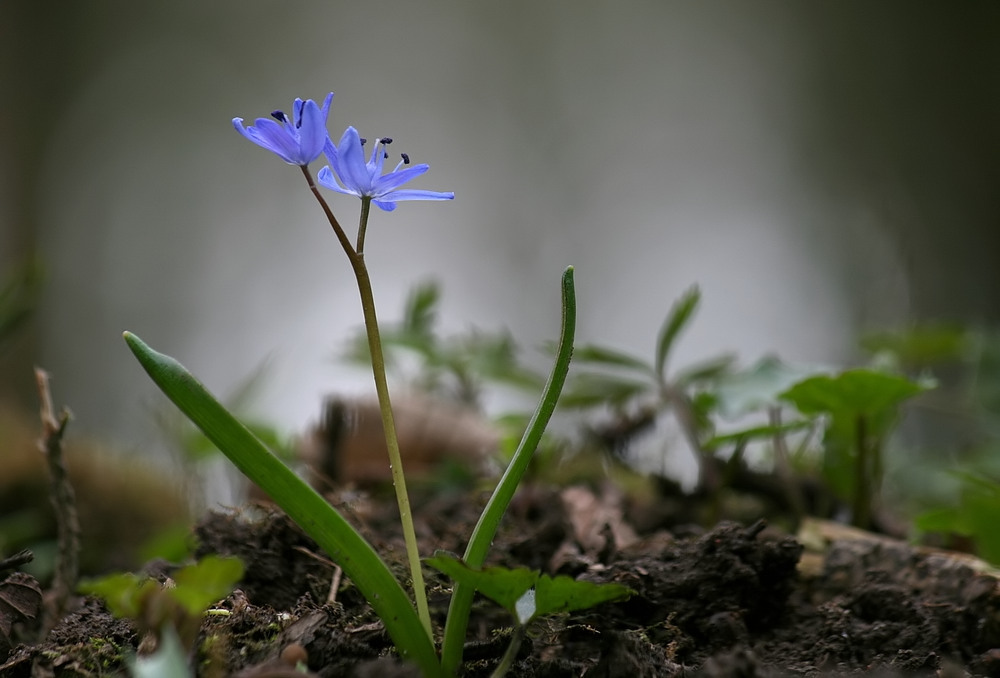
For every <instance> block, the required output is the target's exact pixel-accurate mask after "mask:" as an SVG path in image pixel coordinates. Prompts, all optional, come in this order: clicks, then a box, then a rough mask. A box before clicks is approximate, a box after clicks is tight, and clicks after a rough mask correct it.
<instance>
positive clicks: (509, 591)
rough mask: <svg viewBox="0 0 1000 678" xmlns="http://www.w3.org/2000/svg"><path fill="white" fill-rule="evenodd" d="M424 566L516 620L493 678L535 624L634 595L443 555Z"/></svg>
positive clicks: (618, 586)
mask: <svg viewBox="0 0 1000 678" xmlns="http://www.w3.org/2000/svg"><path fill="white" fill-rule="evenodd" d="M424 562H426V563H427V564H428V565H430V566H431V567H433V568H434V569H436V570H438V571H439V572H441V573H443V574H446V575H448V576H449V577H450V578H451V579H452V580H453V581H455V582H458V583H461V584H462V585H464V586H467V587H469V588H472V589H474V590H476V591H478V592H479V593H481V594H483V595H484V596H486V597H487V598H489V599H490V600H492V601H493V602H495V603H497V604H498V605H500V606H501V607H503V608H504V609H506V610H507V611H508V612H510V614H511V616H513V618H514V622H515V623H514V633H513V635H512V636H511V641H510V645H509V646H508V647H507V651H506V652H505V653H504V655H503V657H502V658H501V660H500V663H499V664H498V665H497V668H496V670H495V671H494V672H493V678H501V676H504V675H506V674H507V672H508V671H509V670H510V668H511V666H512V665H513V663H514V659H515V658H516V657H517V651H518V649H519V648H520V646H521V642H522V640H523V639H524V633H525V628H526V627H527V625H528V624H529V623H530V622H531V621H532V620H534V619H538V618H540V617H545V616H548V615H552V614H559V613H561V612H574V611H576V610H586V609H588V608H591V607H595V606H597V605H600V604H601V603H608V602H612V601H616V600H625V599H627V598H628V597H629V596H631V595H632V594H633V593H635V592H634V591H633V590H632V589H630V588H629V587H627V586H624V585H622V584H615V583H607V584H597V583H594V582H588V581H577V580H576V579H573V578H572V577H567V576H565V575H560V576H556V577H551V576H549V575H547V574H542V573H540V572H538V571H537V570H529V569H527V568H514V569H511V568H506V567H485V568H473V567H469V566H468V565H467V564H466V563H464V562H462V560H461V559H460V558H458V557H456V556H453V555H451V554H447V553H443V552H438V553H437V554H435V555H434V557H433V558H427V559H426V560H425V561H424Z"/></svg>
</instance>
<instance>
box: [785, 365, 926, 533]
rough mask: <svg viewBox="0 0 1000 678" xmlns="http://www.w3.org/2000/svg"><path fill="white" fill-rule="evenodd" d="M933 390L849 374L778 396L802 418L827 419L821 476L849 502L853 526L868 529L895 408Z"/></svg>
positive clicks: (891, 378) (866, 373) (878, 375)
mask: <svg viewBox="0 0 1000 678" xmlns="http://www.w3.org/2000/svg"><path fill="white" fill-rule="evenodd" d="M932 386H933V382H930V381H927V380H924V381H913V380H911V379H908V378H906V377H903V376H899V375H895V374H888V373H885V372H879V371H876V370H870V369H853V370H846V371H844V372H841V373H840V374H837V375H835V376H827V375H819V376H814V377H810V378H808V379H805V380H803V381H800V382H799V383H797V384H795V385H794V386H792V387H791V388H789V389H788V390H787V391H785V392H784V393H783V394H782V395H781V397H782V398H783V399H784V400H786V401H788V402H790V403H792V404H793V405H795V407H797V408H798V410H799V411H800V412H802V413H803V414H805V415H813V416H825V417H827V418H828V421H827V424H826V432H825V434H824V452H823V461H822V466H823V476H824V477H825V478H826V479H827V481H828V482H829V483H831V485H832V486H833V489H834V491H835V492H837V493H838V494H840V496H844V497H850V505H851V522H852V523H853V524H854V525H857V526H858V527H863V528H868V527H870V526H871V520H872V508H873V502H874V501H875V498H876V496H877V495H878V491H879V488H880V486H881V483H882V475H883V470H884V466H883V461H884V459H883V448H884V445H885V441H886V437H887V436H888V434H889V432H890V431H891V430H892V427H893V426H894V425H895V423H896V420H897V419H898V416H899V407H900V405H901V404H902V403H903V402H905V401H906V400H909V399H910V398H912V397H914V396H916V395H918V394H920V393H923V392H924V391H926V390H927V389H928V388H931V387H932Z"/></svg>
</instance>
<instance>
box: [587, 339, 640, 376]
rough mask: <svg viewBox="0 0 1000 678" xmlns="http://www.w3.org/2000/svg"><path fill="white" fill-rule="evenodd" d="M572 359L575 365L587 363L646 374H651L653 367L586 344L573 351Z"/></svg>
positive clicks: (618, 353) (615, 352) (633, 358)
mask: <svg viewBox="0 0 1000 678" xmlns="http://www.w3.org/2000/svg"><path fill="white" fill-rule="evenodd" d="M573 359H574V360H575V361H576V362H577V363H589V364H595V365H606V366H608V367H622V368H625V369H630V370H638V371H639V372H645V373H647V374H649V373H653V366H652V365H650V364H649V363H647V362H646V361H645V360H641V359H639V358H636V357H635V356H631V355H629V354H628V353H622V352H621V351H617V350H615V349H613V348H606V347H604V346H596V345H594V344H587V345H584V346H578V347H576V349H574V350H573Z"/></svg>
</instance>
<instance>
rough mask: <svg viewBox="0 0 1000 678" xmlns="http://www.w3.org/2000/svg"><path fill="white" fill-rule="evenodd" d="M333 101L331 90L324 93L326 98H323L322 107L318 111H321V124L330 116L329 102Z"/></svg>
mask: <svg viewBox="0 0 1000 678" xmlns="http://www.w3.org/2000/svg"><path fill="white" fill-rule="evenodd" d="M331 101H333V92H330V93H329V94H327V95H326V99H323V107H322V108H321V109H320V111H321V112H322V113H323V124H324V125H325V124H326V120H327V118H328V117H329V116H330V102H331Z"/></svg>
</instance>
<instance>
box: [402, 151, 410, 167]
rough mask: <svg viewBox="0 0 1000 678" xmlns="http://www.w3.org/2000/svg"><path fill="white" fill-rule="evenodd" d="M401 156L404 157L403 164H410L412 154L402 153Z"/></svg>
mask: <svg viewBox="0 0 1000 678" xmlns="http://www.w3.org/2000/svg"><path fill="white" fill-rule="evenodd" d="M399 157H401V158H402V159H403V164H404V165H409V164H410V154H409V153H400V154H399Z"/></svg>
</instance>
